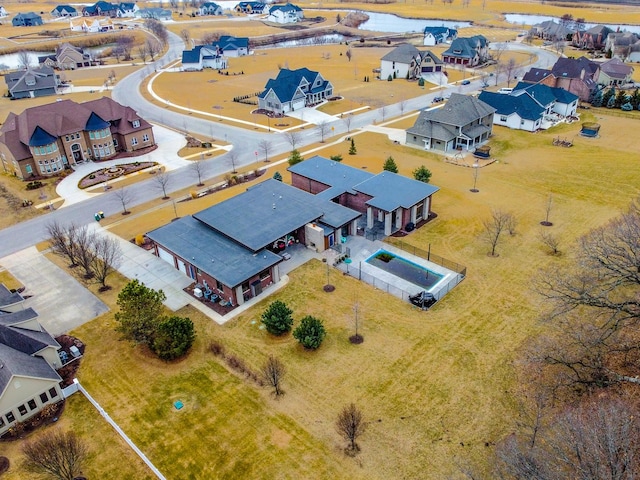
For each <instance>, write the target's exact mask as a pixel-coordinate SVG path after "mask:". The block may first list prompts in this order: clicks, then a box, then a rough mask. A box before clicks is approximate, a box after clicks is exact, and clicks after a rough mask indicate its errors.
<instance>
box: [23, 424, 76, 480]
mask: <svg viewBox="0 0 640 480" xmlns="http://www.w3.org/2000/svg"><path fill="white" fill-rule="evenodd" d="M22 453H23V454H24V456H25V458H24V466H25V468H26V469H27V470H29V471H30V472H33V473H36V474H40V475H49V476H50V477H52V478H55V479H57V480H73V479H74V478H75V477H77V476H78V475H80V474H81V473H82V471H81V469H82V463H83V462H84V461H85V459H86V458H87V455H88V449H87V447H86V445H85V443H84V442H83V441H82V440H80V438H79V437H77V436H76V434H75V433H73V432H61V431H59V430H58V431H53V432H48V433H45V434H44V435H42V436H41V437H40V438H38V439H37V440H34V441H30V442H27V443H25V445H24V446H23V447H22Z"/></svg>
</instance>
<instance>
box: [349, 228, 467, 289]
mask: <svg viewBox="0 0 640 480" xmlns="http://www.w3.org/2000/svg"><path fill="white" fill-rule="evenodd" d="M345 246H346V247H348V248H349V250H350V254H351V260H352V263H351V264H350V265H347V264H344V263H341V264H340V265H339V268H340V270H343V271H345V272H349V273H350V274H352V275H353V273H354V271H355V273H356V274H355V276H356V277H357V272H358V268H361V269H362V272H363V273H367V274H369V275H371V276H373V277H375V278H377V279H379V280H382V281H383V282H386V283H388V284H390V285H393V286H394V287H397V288H398V289H400V290H403V291H405V292H407V293H409V294H410V295H415V294H417V293H420V292H422V291H423V290H425V288H424V287H422V286H420V285H416V284H414V283H411V282H408V281H407V280H404V279H402V278H400V277H397V276H395V275H394V274H392V273H389V272H386V271H384V270H382V269H381V268H378V267H375V266H373V265H371V264H370V263H367V262H366V260H367V258H369V257H370V256H371V255H373V254H375V253H376V252H377V251H378V250H386V251H387V252H390V253H392V254H394V255H396V256H398V257H401V258H404V259H406V260H409V261H410V262H413V263H415V264H417V265H420V266H421V267H423V268H426V269H428V270H430V271H432V272H434V273H437V274H438V275H442V279H441V280H440V281H439V282H438V283H436V284H435V285H434V286H432V287H431V288H429V289H428V290H427V291H428V292H431V293H433V294H434V295H435V296H436V297H438V298H439V295H438V293H439V292H440V290H441V289H442V288H443V287H444V286H446V285H448V284H449V282H450V281H452V280H453V279H454V278H455V277H456V276H457V275H458V274H457V273H456V272H453V271H451V270H448V269H446V268H444V267H441V266H440V265H436V264H435V263H433V262H430V261H428V260H426V259H424V258H422V257H418V256H416V255H413V254H411V253H409V252H405V251H404V250H401V249H399V248H397V247H394V246H393V245H391V244H388V243H384V242H381V241H379V240H376V241H375V242H372V241H370V240H367V239H365V238H364V237H349V240H348V241H347V243H346V244H345Z"/></svg>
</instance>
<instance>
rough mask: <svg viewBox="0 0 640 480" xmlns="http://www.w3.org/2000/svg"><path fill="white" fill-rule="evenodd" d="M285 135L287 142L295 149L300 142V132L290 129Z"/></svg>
mask: <svg viewBox="0 0 640 480" xmlns="http://www.w3.org/2000/svg"><path fill="white" fill-rule="evenodd" d="M284 136H285V138H286V139H287V142H289V144H290V145H291V150H295V149H296V147H297V146H298V143H299V142H300V132H297V131H295V130H289V131H288V132H285V133H284Z"/></svg>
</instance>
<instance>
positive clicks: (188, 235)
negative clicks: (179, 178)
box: [147, 217, 282, 287]
mask: <svg viewBox="0 0 640 480" xmlns="http://www.w3.org/2000/svg"><path fill="white" fill-rule="evenodd" d="M147 237H149V238H150V239H151V240H153V241H154V242H156V243H158V244H159V245H161V246H164V247H166V248H167V249H168V250H171V252H173V253H175V254H176V255H178V256H179V257H182V258H184V259H185V260H187V261H188V262H190V263H191V264H192V265H194V266H195V267H197V268H199V269H200V270H202V271H204V272H207V273H208V274H210V275H212V276H213V277H214V278H216V279H217V280H220V282H222V283H224V284H225V285H227V286H229V287H235V286H237V285H240V284H241V283H242V282H244V281H246V280H247V279H248V278H251V277H252V276H254V275H257V274H258V273H260V272H262V271H263V270H266V269H267V268H270V267H271V266H273V265H275V264H277V263H279V262H281V261H282V257H280V256H279V255H276V254H275V253H273V252H270V251H268V250H262V251H260V252H257V253H253V252H251V251H250V250H247V249H246V248H244V247H243V246H242V245H239V244H237V243H236V242H234V241H233V240H230V239H228V238H226V237H225V236H224V235H220V234H218V233H217V232H215V231H214V230H212V229H211V228H209V227H208V226H207V225H205V224H204V223H202V222H199V221H198V220H196V219H195V218H193V217H182V218H180V219H179V220H176V221H175V222H171V223H168V224H167V225H165V226H163V227H160V228H157V229H156V230H153V231H151V232H149V233H147Z"/></svg>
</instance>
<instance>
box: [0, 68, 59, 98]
mask: <svg viewBox="0 0 640 480" xmlns="http://www.w3.org/2000/svg"><path fill="white" fill-rule="evenodd" d="M4 81H5V82H6V84H7V86H8V87H9V91H10V92H11V93H12V94H13V93H18V92H28V91H31V90H39V89H50V88H55V87H56V86H57V85H58V82H57V79H56V74H55V72H54V71H53V68H51V67H46V66H42V67H34V68H31V67H30V68H28V69H27V70H22V71H19V72H11V73H8V74H6V75H5V76H4Z"/></svg>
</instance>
